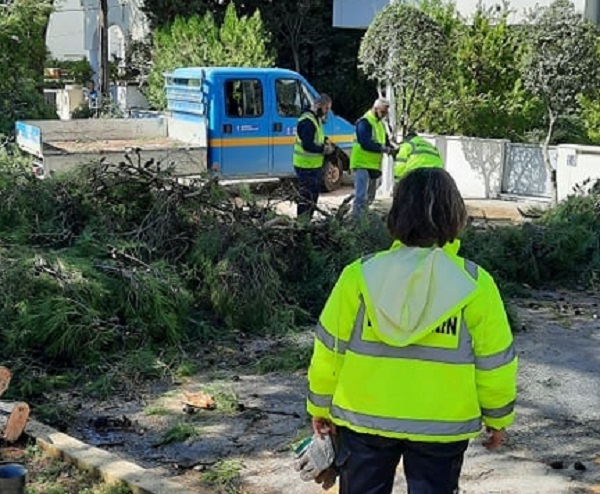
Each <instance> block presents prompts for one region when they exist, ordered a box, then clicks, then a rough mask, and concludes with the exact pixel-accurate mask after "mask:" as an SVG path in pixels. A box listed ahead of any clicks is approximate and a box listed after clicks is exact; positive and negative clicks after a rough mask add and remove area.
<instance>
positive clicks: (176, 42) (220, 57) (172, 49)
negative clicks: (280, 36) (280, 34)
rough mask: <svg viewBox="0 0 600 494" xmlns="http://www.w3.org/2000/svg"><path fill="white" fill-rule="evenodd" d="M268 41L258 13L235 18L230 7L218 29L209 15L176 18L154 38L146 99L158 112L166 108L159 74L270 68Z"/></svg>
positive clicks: (161, 79)
mask: <svg viewBox="0 0 600 494" xmlns="http://www.w3.org/2000/svg"><path fill="white" fill-rule="evenodd" d="M268 41H269V34H268V33H267V32H266V30H265V29H264V27H263V22H262V19H261V17H260V13H259V12H256V13H255V14H254V15H253V16H252V17H245V16H243V17H238V15H237V13H236V10H235V6H234V4H230V5H229V7H228V8H227V11H226V13H225V18H224V20H223V24H222V25H221V26H220V27H219V26H218V25H217V23H216V22H215V18H214V16H213V14H211V13H210V12H209V13H206V14H205V15H204V17H199V16H193V17H191V18H189V19H183V18H177V19H175V21H174V22H173V24H171V25H169V26H166V27H164V28H161V29H159V30H158V31H157V32H156V33H155V35H154V40H153V50H152V60H153V65H152V69H151V71H150V74H149V76H148V99H149V100H150V102H151V103H152V105H153V106H155V107H156V108H158V109H164V108H165V107H166V96H165V91H164V77H163V74H164V73H165V72H169V71H171V70H173V69H175V68H177V67H186V66H210V65H219V66H236V67H269V66H272V65H273V54H272V53H271V52H270V50H269V49H268V48H267V43H268Z"/></svg>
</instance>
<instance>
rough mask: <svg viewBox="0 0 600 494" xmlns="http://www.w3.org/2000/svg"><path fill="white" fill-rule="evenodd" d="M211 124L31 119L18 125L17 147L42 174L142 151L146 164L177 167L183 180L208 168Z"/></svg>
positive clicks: (168, 120) (153, 120)
mask: <svg viewBox="0 0 600 494" xmlns="http://www.w3.org/2000/svg"><path fill="white" fill-rule="evenodd" d="M206 135H207V131H206V122H205V121H204V120H202V119H197V120H196V121H195V122H193V123H188V122H178V121H175V120H173V119H170V118H153V119H106V120H104V119H89V120H70V121H59V120H29V121H22V122H18V123H17V143H18V144H19V146H20V147H21V149H23V150H24V151H26V152H28V153H30V154H32V155H33V156H35V157H36V160H35V163H36V165H37V166H38V170H41V173H40V175H41V176H45V175H46V174H48V173H54V172H61V171H64V170H68V169H71V168H73V167H77V166H79V165H82V164H85V163H93V162H97V161H99V160H100V158H103V159H106V160H108V161H109V162H120V161H122V160H123V155H124V154H125V153H126V152H128V151H130V150H131V149H134V148H139V149H140V155H141V160H142V162H146V161H148V160H154V161H155V162H162V163H165V164H173V165H174V167H175V173H176V174H177V175H182V176H194V175H199V174H202V173H204V172H206V170H207V155H208V149H207V139H206Z"/></svg>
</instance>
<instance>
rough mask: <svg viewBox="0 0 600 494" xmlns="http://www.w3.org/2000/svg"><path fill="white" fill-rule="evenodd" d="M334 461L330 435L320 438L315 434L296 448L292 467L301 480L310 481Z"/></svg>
mask: <svg viewBox="0 0 600 494" xmlns="http://www.w3.org/2000/svg"><path fill="white" fill-rule="evenodd" d="M334 461H335V449H334V447H333V441H332V440H331V436H329V435H327V436H325V437H324V438H320V437H319V436H316V435H315V436H313V437H312V438H311V439H310V441H306V442H305V443H303V444H302V445H301V446H300V448H299V449H298V450H296V461H295V462H294V468H295V470H296V471H297V472H300V478H301V479H302V480H304V481H305V482H310V481H311V480H315V479H316V478H317V477H318V476H319V475H321V474H322V473H323V472H325V470H327V469H329V468H330V467H331V466H332V465H333V462H334Z"/></svg>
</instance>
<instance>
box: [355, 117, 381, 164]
mask: <svg viewBox="0 0 600 494" xmlns="http://www.w3.org/2000/svg"><path fill="white" fill-rule="evenodd" d="M363 119H364V120H366V121H367V122H369V125H370V126H371V132H372V137H373V142H375V143H377V144H380V145H382V146H383V145H385V142H386V139H387V134H386V132H385V125H384V123H383V122H382V121H381V120H379V119H378V118H377V117H376V116H375V112H374V111H373V110H369V111H368V112H367V113H365V114H364V115H363V116H362V118H361V119H360V120H363ZM382 158H383V153H374V152H372V151H367V150H365V149H363V148H362V146H361V145H360V144H359V143H358V138H357V136H356V135H355V136H354V144H352V152H351V153H350V168H351V169H353V170H354V169H356V168H366V169H369V170H381V160H382Z"/></svg>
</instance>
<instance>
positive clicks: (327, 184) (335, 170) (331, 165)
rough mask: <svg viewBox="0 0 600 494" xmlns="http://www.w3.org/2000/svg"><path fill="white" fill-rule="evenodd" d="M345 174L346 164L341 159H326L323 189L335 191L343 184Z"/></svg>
mask: <svg viewBox="0 0 600 494" xmlns="http://www.w3.org/2000/svg"><path fill="white" fill-rule="evenodd" d="M343 176H344V165H343V164H342V163H341V161H339V160H337V159H335V161H326V162H325V166H324V167H323V189H324V190H325V191H326V192H333V191H334V190H337V189H339V188H340V186H341V185H342V178H343Z"/></svg>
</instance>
